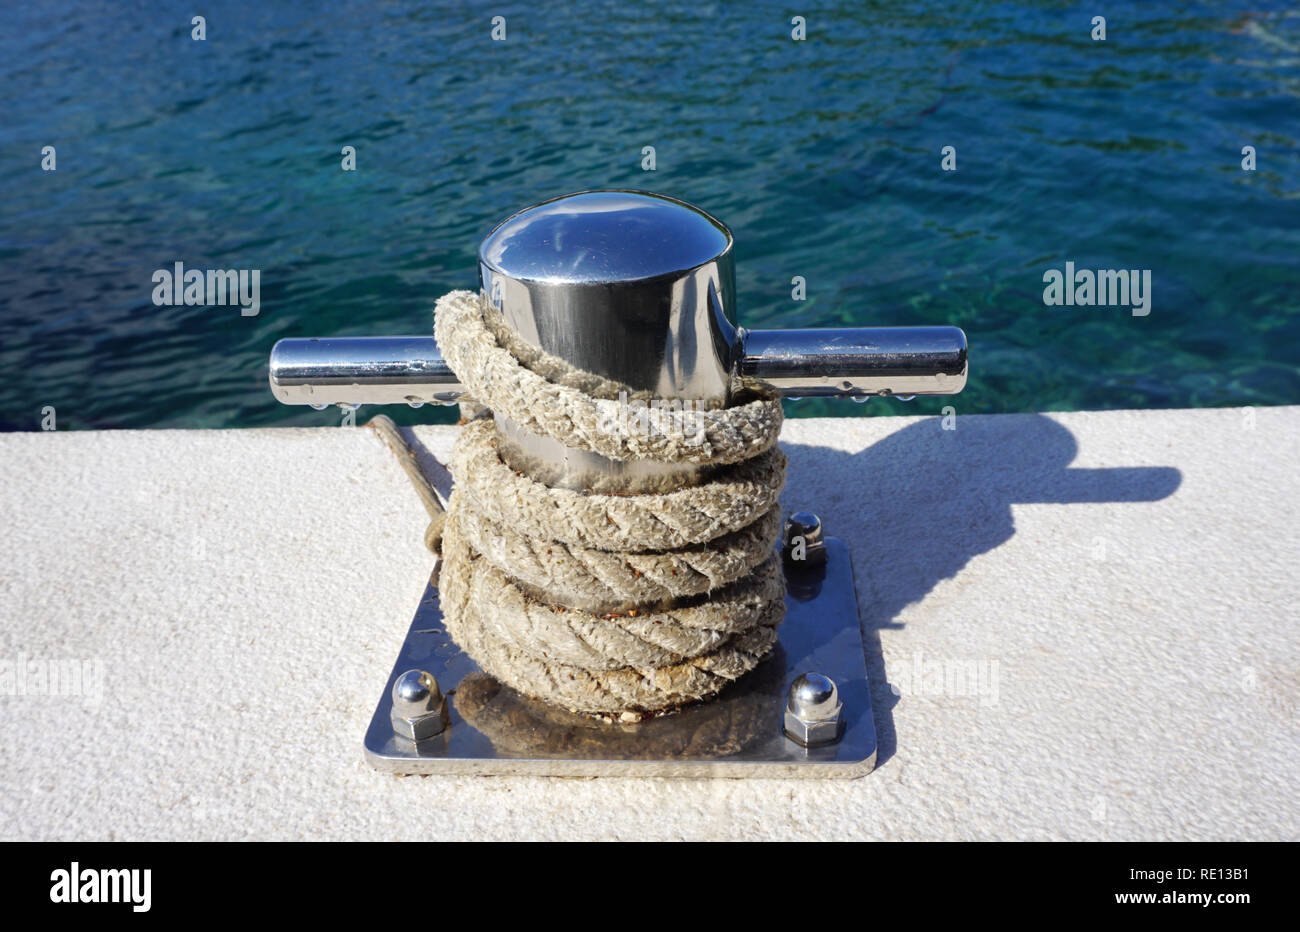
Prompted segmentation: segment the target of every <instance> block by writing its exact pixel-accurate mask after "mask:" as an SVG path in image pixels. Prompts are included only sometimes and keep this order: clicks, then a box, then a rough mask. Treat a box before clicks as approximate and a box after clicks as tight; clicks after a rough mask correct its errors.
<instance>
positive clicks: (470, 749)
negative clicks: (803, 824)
mask: <svg viewBox="0 0 1300 932" xmlns="http://www.w3.org/2000/svg"><path fill="white" fill-rule="evenodd" d="M826 551H827V553H826V555H827V560H826V564H825V566H824V567H820V568H800V569H787V571H786V588H787V592H786V617H785V621H784V623H783V624H782V625H781V627H780V628H779V629H778V632H779V635H780V638H779V641H778V644H777V647H776V648H775V649H774V650H773V652H772V654H771V655H770V656H769V657H768V658H767V659H765V660H764V661H763V662H762V663H760V664H759V665H758V667H756V668H755V669H754V670H753V671H751V672H750V673H748V674H747V675H745V676H744V677H742V678H741V679H740V680H738V681H737V682H736V683H733V684H732V685H731V686H728V687H727V688H726V689H724V690H723V691H722V692H721V693H719V694H718V696H717V697H716V698H715V699H712V700H710V701H708V702H703V703H699V704H697V705H693V706H689V707H687V708H685V709H683V710H682V711H680V712H676V713H673V714H671V715H665V716H661V717H658V718H651V719H647V720H645V721H643V722H638V723H635V724H624V723H621V722H618V721H614V722H608V721H604V720H601V719H595V718H589V717H586V716H581V715H576V714H573V713H570V712H566V711H563V710H558V709H555V708H553V707H551V706H548V705H546V704H544V703H541V702H538V701H536V700H533V699H528V698H525V697H524V696H522V695H520V694H519V693H517V692H515V691H514V690H512V689H510V688H509V687H505V686H502V685H501V684H500V683H498V682H497V681H496V680H494V679H492V678H491V677H489V676H487V675H486V674H484V673H482V672H481V671H480V670H479V668H478V665H477V664H475V663H474V661H473V660H471V659H470V658H469V657H468V656H467V655H466V654H465V653H463V652H462V651H461V650H460V649H459V648H458V647H457V646H456V644H455V642H453V641H452V640H451V637H450V635H448V634H447V630H446V627H445V625H444V624H443V616H442V609H441V607H440V605H439V600H438V590H437V588H436V586H435V584H434V582H433V581H431V582H430V584H429V587H428V588H427V589H426V590H425V593H424V598H423V599H421V601H420V606H419V608H417V609H416V612H415V619H414V621H412V622H411V630H410V631H409V632H408V633H407V635H406V641H405V642H404V643H403V644H402V650H401V653H400V654H398V656H397V663H396V664H395V665H394V667H393V672H392V673H391V674H390V675H389V677H388V682H387V685H385V687H384V691H383V694H382V695H381V696H380V698H379V705H378V707H376V709H375V715H374V718H373V719H371V722H370V727H369V729H367V731H366V740H365V748H366V758H367V760H369V761H370V763H371V765H373V766H374V767H375V769H376V770H382V771H387V772H391V773H401V774H431V773H440V774H532V775H554V776H574V777H594V776H655V777H857V776H861V775H862V774H865V773H869V772H870V771H871V769H872V767H874V766H875V762H876V725H875V720H874V718H873V716H872V710H871V692H870V690H869V689H868V687H867V669H866V658H865V656H864V654H863V647H862V633H861V629H860V628H859V625H858V603H857V597H856V595H855V593H854V590H853V568H852V566H851V565H850V563H849V552H848V548H847V547H846V546H845V545H844V543H843V542H842V541H841V540H839V539H838V538H834V537H830V538H827V539H826ZM435 578H436V568H435ZM411 669H420V670H426V671H428V672H429V673H432V674H433V676H434V677H435V678H436V679H437V681H438V684H439V686H441V687H442V691H443V692H444V693H445V694H446V695H447V700H448V701H447V705H448V710H449V712H450V723H449V724H448V726H447V727H446V729H445V730H444V731H443V732H442V733H441V734H439V735H436V736H435V737H433V738H430V739H428V740H425V741H420V742H418V743H416V742H412V741H410V740H408V739H405V738H400V737H398V736H396V735H395V734H394V733H393V728H392V725H391V724H390V722H389V713H390V711H391V710H392V698H391V697H392V688H393V683H394V682H395V681H396V679H397V677H398V676H399V675H401V674H402V673H404V672H405V671H407V670H411ZM814 671H815V672H818V673H824V674H825V675H826V676H829V677H830V678H831V679H832V680H834V681H835V684H836V686H837V687H838V689H839V694H840V700H841V701H842V702H843V703H844V710H843V717H844V731H843V735H842V737H841V738H840V740H839V741H838V742H836V743H835V744H830V745H823V746H821V747H813V748H805V747H802V746H800V745H799V744H797V743H795V742H794V741H791V740H790V739H789V738H787V737H785V735H784V734H783V733H782V731H781V726H782V722H783V719H784V711H785V701H786V695H787V691H788V690H789V687H790V683H791V682H792V681H793V680H794V678H795V677H796V676H798V675H799V674H801V673H809V672H814Z"/></svg>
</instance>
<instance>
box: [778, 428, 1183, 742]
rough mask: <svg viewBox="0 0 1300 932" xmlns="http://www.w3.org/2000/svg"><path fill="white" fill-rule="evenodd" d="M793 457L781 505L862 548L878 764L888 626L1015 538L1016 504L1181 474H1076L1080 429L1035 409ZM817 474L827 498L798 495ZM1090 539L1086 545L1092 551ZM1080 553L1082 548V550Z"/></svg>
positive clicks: (858, 573) (885, 708)
mask: <svg viewBox="0 0 1300 932" xmlns="http://www.w3.org/2000/svg"><path fill="white" fill-rule="evenodd" d="M782 448H783V449H784V450H785V451H786V453H787V455H788V456H789V458H790V471H789V474H788V478H787V482H786V488H785V492H784V493H783V494H782V496H781V501H782V504H783V506H784V507H785V510H786V512H787V513H789V512H790V511H797V510H800V509H808V510H812V511H816V512H818V513H819V514H820V515H821V517H822V522H823V525H824V527H825V530H826V533H827V534H829V535H832V536H835V537H840V538H842V539H843V540H844V541H845V542H846V543H848V545H849V548H850V550H851V552H852V554H853V574H854V579H855V583H856V587H857V592H858V611H859V615H860V618H861V623H862V634H863V643H864V644H865V646H866V650H867V673H868V674H869V676H870V678H871V700H872V704H873V706H874V708H875V716H876V733H877V736H878V741H879V751H878V759H877V766H879V765H880V764H882V763H884V762H885V761H886V760H888V759H889V758H890V757H892V756H893V753H894V750H895V748H896V746H897V736H896V734H895V731H894V721H893V707H894V705H895V704H896V703H897V702H898V697H897V696H895V695H894V694H893V693H892V692H891V691H890V688H889V685H888V683H889V680H888V678H887V676H886V671H885V664H884V658H883V656H882V653H881V648H880V629H882V628H896V627H901V625H900V624H899V623H898V622H896V621H895V618H897V616H898V614H899V613H900V612H901V611H902V610H903V609H904V608H905V607H906V606H908V605H910V604H912V603H913V602H918V601H920V600H921V599H923V598H925V596H926V595H927V594H928V593H929V592H930V590H931V589H933V588H934V587H935V585H936V584H937V583H938V582H940V581H941V580H944V579H948V578H950V577H953V576H955V575H957V573H958V572H960V571H961V569H962V568H963V567H964V566H965V565H966V564H967V563H968V562H969V561H970V560H971V559H972V558H974V557H977V556H979V555H980V554H982V553H987V552H988V551H990V550H992V549H993V548H995V547H997V546H999V545H1000V544H1003V543H1005V542H1006V541H1008V540H1010V539H1011V536H1012V535H1013V534H1014V533H1015V530H1016V529H1015V522H1014V520H1013V518H1012V514H1011V506H1012V505H1018V504H1027V503H1035V504H1037V503H1044V504H1046V503H1050V504H1062V505H1066V504H1083V503H1088V502H1153V501H1158V500H1159V499H1162V498H1166V497H1168V496H1169V495H1171V494H1173V492H1174V490H1176V489H1177V488H1178V486H1179V484H1180V483H1181V482H1182V474H1181V473H1180V472H1179V471H1178V470H1177V469H1173V468H1168V467H1133V468H1115V469H1070V468H1069V464H1070V463H1071V462H1072V461H1073V460H1074V457H1075V455H1076V454H1077V453H1078V450H1079V445H1078V443H1077V442H1076V441H1075V439H1074V435H1073V434H1071V433H1070V431H1069V430H1067V429H1066V428H1065V427H1062V426H1061V425H1060V424H1058V423H1056V422H1055V421H1052V420H1050V419H1049V418H1046V417H1043V416H1042V415H1038V414H1026V415H1000V416H997V417H979V416H970V415H968V416H966V417H963V418H959V419H958V421H957V422H956V429H955V430H944V429H943V427H942V418H939V417H935V418H929V419H926V420H924V421H919V422H917V423H914V424H911V425H909V426H908V427H905V428H903V429H902V430H899V431H896V432H895V433H893V434H890V435H889V436H888V437H886V438H885V439H883V440H881V441H879V442H877V443H875V444H873V445H872V446H870V447H868V448H867V449H866V450H863V451H861V452H859V453H852V454H850V453H843V452H839V451H835V450H828V449H826V448H825V447H812V446H806V445H801V444H792V443H785V444H782ZM808 476H817V477H818V478H817V488H818V489H819V491H818V493H817V496H818V500H817V501H815V502H813V501H808V500H806V499H808V498H809V496H808V495H806V494H804V493H802V492H801V491H800V488H799V486H800V481H801V479H802V478H803V477H808ZM1092 544H1093V542H1092V541H1086V542H1083V546H1084V547H1090V546H1092ZM1082 549H1083V548H1082V547H1081V550H1082Z"/></svg>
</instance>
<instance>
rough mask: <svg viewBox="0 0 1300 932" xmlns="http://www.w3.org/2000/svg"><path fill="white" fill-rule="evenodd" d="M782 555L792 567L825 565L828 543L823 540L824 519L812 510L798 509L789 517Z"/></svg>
mask: <svg viewBox="0 0 1300 932" xmlns="http://www.w3.org/2000/svg"><path fill="white" fill-rule="evenodd" d="M781 555H782V556H783V557H784V558H785V562H786V565H788V566H791V567H814V566H822V565H824V564H825V563H826V544H825V542H824V541H823V540H822V519H821V518H819V517H817V516H816V515H815V514H813V513H812V512H811V511H797V512H795V513H794V514H792V515H791V516H790V517H789V518H787V519H786V522H785V535H784V537H783V538H782V540H781Z"/></svg>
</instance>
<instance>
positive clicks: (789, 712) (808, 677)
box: [782, 673, 844, 747]
mask: <svg viewBox="0 0 1300 932" xmlns="http://www.w3.org/2000/svg"><path fill="white" fill-rule="evenodd" d="M843 710H844V703H842V702H840V698H839V691H838V689H836V686H835V683H834V682H833V681H832V680H831V678H830V677H828V676H823V675H822V674H820V673H805V674H802V675H801V676H798V677H796V678H795V681H794V682H793V683H791V684H790V696H789V699H788V700H787V701H786V706H785V722H784V725H783V728H782V731H784V732H785V735H786V737H788V738H789V739H790V740H791V741H795V742H797V743H798V744H801V745H803V746H804V747H814V746H816V745H822V744H832V743H834V742H836V741H838V740H839V739H840V736H841V735H842V734H843V730H844V722H843V719H842V712H843Z"/></svg>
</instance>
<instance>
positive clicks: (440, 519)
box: [366, 414, 447, 553]
mask: <svg viewBox="0 0 1300 932" xmlns="http://www.w3.org/2000/svg"><path fill="white" fill-rule="evenodd" d="M366 426H367V427H371V428H373V429H374V431H375V433H377V434H378V435H379V436H380V439H382V440H383V441H384V444H385V445H386V446H387V447H388V449H390V450H392V451H393V454H394V455H395V456H396V457H397V463H398V465H399V466H401V467H402V470H403V471H404V472H405V473H406V477H407V478H408V479H410V480H411V485H412V486H413V487H414V489H415V492H416V494H417V495H419V496H420V501H421V502H423V503H424V510H425V511H427V512H428V513H429V526H428V527H427V528H425V529H424V546H426V547H428V548H429V549H430V550H432V551H433V552H434V553H437V552H438V546H439V544H440V543H441V541H442V528H443V525H444V524H445V523H446V520H447V513H446V511H445V510H444V509H443V507H442V499H441V498H439V497H438V492H437V490H436V489H434V487H433V485H432V483H430V482H429V479H428V477H427V476H425V474H424V473H423V472H422V471H421V470H420V466H419V464H418V463H417V462H416V461H415V452H414V451H413V450H412V449H411V447H410V445H409V444H408V443H407V442H406V438H405V437H403V436H402V432H401V431H400V430H399V429H398V427H397V424H395V423H394V422H393V419H392V418H391V417H389V416H388V415H387V414H377V415H375V416H374V417H372V418H371V419H370V420H369V421H368V422H367V423H366Z"/></svg>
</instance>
